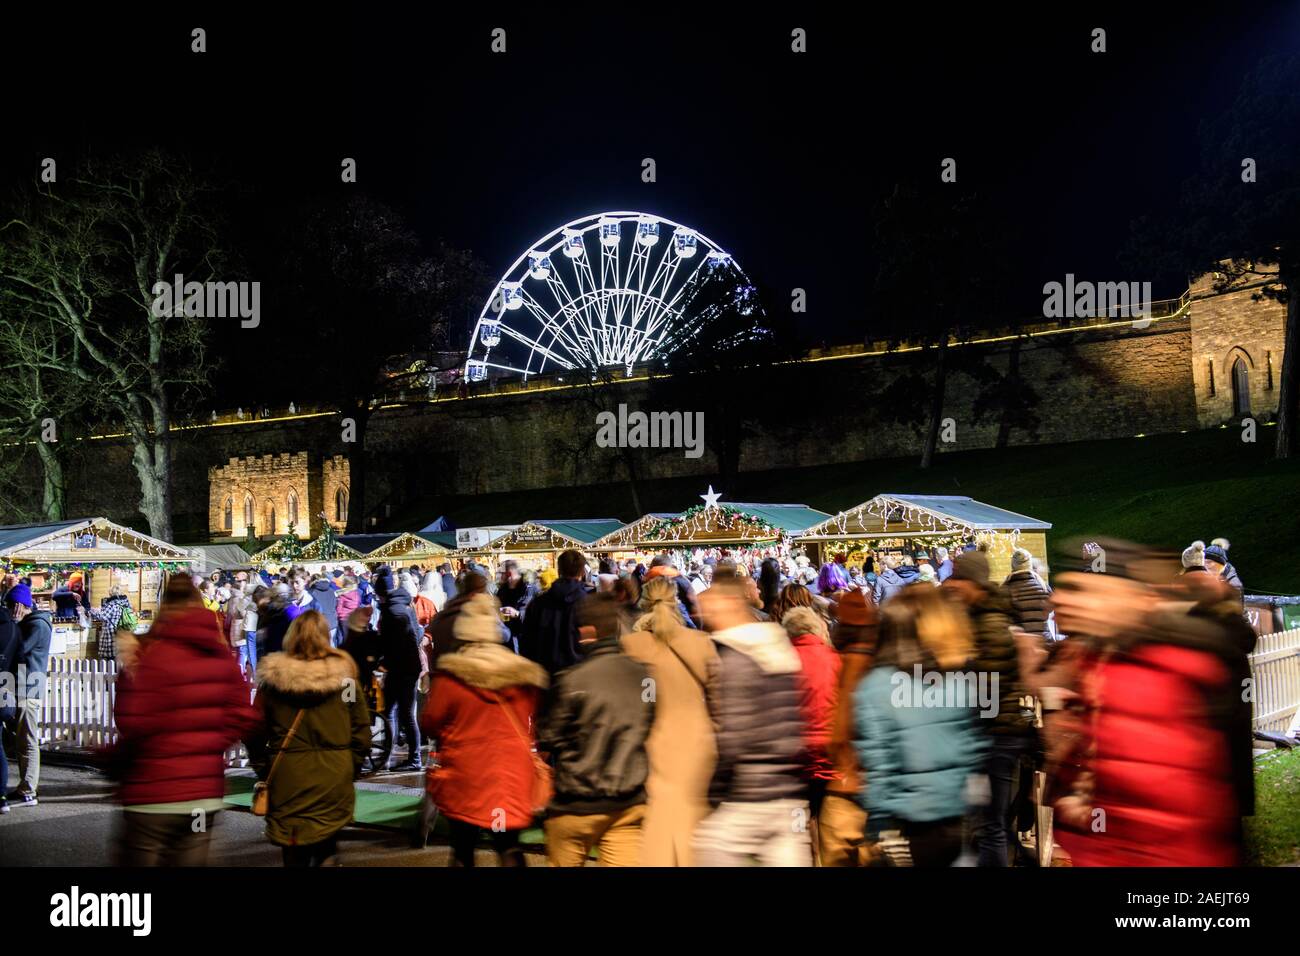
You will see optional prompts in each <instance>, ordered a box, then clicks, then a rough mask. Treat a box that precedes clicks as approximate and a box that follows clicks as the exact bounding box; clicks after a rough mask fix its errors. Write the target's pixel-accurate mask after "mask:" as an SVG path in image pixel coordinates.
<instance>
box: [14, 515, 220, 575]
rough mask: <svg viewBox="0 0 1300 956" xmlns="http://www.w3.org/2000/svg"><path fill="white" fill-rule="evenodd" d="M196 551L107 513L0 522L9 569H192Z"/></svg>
mask: <svg viewBox="0 0 1300 956" xmlns="http://www.w3.org/2000/svg"><path fill="white" fill-rule="evenodd" d="M193 560H194V555H193V554H192V553H191V552H190V551H188V550H186V549H184V548H179V547H177V546H176V545H174V544H168V543H167V542H166V541H160V540H158V539H157V538H151V537H150V536H149V535H147V534H143V533H141V532H139V531H135V530H133V529H131V528H128V527H126V526H124V525H120V524H114V523H113V522H112V521H109V520H108V519H107V518H74V519H69V520H66V521H58V522H50V523H47V524H22V525H5V526H2V527H0V561H2V562H3V563H4V567H5V569H6V570H13V569H14V568H19V567H24V568H29V567H38V568H44V569H46V570H51V571H66V570H81V569H84V568H92V567H98V566H100V565H113V566H115V567H120V568H132V569H134V568H140V567H150V568H163V569H164V570H168V571H175V570H180V569H181V568H188V567H189V566H190V565H191V563H192V562H193Z"/></svg>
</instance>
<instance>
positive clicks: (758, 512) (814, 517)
mask: <svg viewBox="0 0 1300 956" xmlns="http://www.w3.org/2000/svg"><path fill="white" fill-rule="evenodd" d="M718 506H719V507H724V508H735V509H736V510H737V511H743V512H745V513H746V514H751V515H754V516H755V517H758V518H762V519H763V520H764V521H766V522H767V523H768V524H770V525H775V526H776V527H778V528H780V529H781V530H782V531H787V532H789V533H790V534H798V533H800V532H801V531H806V530H807V529H809V528H811V527H812V526H813V525H816V524H821V523H822V522H823V521H825V520H826V519H827V518H829V517H830V515H828V514H827V513H826V512H825V511H818V510H817V509H816V508H810V507H808V506H807V505H769V504H762V503H756V502H744V501H719V502H718Z"/></svg>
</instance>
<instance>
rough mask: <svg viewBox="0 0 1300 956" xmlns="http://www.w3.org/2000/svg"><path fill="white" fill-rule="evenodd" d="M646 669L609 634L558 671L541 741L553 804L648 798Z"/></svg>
mask: <svg viewBox="0 0 1300 956" xmlns="http://www.w3.org/2000/svg"><path fill="white" fill-rule="evenodd" d="M649 674H650V672H649V670H648V669H647V668H646V666H645V665H644V664H642V663H640V662H639V661H636V660H634V659H633V658H631V657H628V656H627V655H626V654H624V653H623V652H622V649H621V648H620V646H619V643H618V641H617V640H614V641H602V642H601V643H599V644H597V645H595V647H594V648H593V649H592V650H591V652H590V653H589V655H588V656H587V658H586V659H585V660H583V661H581V662H580V663H578V664H575V665H574V666H573V667H570V668H568V669H567V670H564V671H562V672H561V673H560V674H558V675H557V676H556V678H555V683H554V684H553V686H552V689H551V697H550V702H549V705H548V707H547V715H546V720H545V722H544V724H543V725H542V730H541V733H540V735H539V742H538V746H539V748H540V749H543V750H549V751H550V752H551V755H552V757H553V763H554V767H555V797H554V799H552V801H551V804H550V807H549V809H550V810H551V812H553V813H580V814H587V813H615V812H618V811H620V810H625V809H627V808H628V807H634V806H637V805H638V804H642V803H645V799H646V796H645V781H646V776H647V775H648V774H649V772H650V763H649V759H648V758H647V757H646V751H645V742H646V738H647V737H649V736H650V725H651V724H652V723H653V722H654V708H655V705H654V695H653V694H652V693H649V692H648V689H649V687H648V685H647V683H646V680H647V678H648V677H649Z"/></svg>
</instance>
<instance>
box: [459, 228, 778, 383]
mask: <svg viewBox="0 0 1300 956" xmlns="http://www.w3.org/2000/svg"><path fill="white" fill-rule="evenodd" d="M705 286H711V287H712V291H711V292H710V294H708V295H704V296H701V295H700V292H701V290H702V289H703V288H704V287H705ZM729 307H731V308H736V309H738V310H739V311H740V312H741V314H742V315H748V314H750V313H751V312H754V313H756V314H757V315H760V316H761V309H760V307H759V306H758V298H757V295H756V293H755V290H754V287H753V285H752V284H751V283H750V281H749V279H748V278H747V277H746V276H745V274H744V272H743V271H742V270H741V268H740V266H739V265H738V264H737V263H736V262H735V260H733V259H732V258H731V256H730V255H728V254H727V253H726V252H725V251H723V250H722V249H721V248H719V247H718V246H717V244H716V243H714V242H712V241H711V240H710V239H709V238H708V237H707V236H705V235H703V234H702V233H700V232H698V231H696V230H694V229H691V228H689V227H688V226H684V225H682V224H680V223H676V222H673V221H672V220H670V219H665V218H663V217H662V216H652V215H647V214H645V213H640V212H604V213H598V214H596V215H594V216H586V217H584V218H582V219H575V220H574V221H573V222H570V223H567V224H565V225H563V226H561V227H560V228H559V229H556V230H555V231H554V232H552V233H551V234H550V235H547V236H544V237H543V238H541V239H539V240H538V241H537V242H535V243H533V244H532V246H530V247H529V248H528V250H527V251H526V252H524V254H523V255H522V256H520V257H519V258H518V259H517V260H515V263H514V265H512V266H511V267H510V268H509V269H508V270H507V271H506V273H505V275H503V276H502V277H501V281H499V282H498V283H497V284H496V287H495V288H494V289H493V290H492V294H491V295H490V296H489V297H488V301H487V303H486V304H485V305H484V306H483V311H482V312H481V313H480V315H479V318H478V323H477V324H476V325H475V326H474V337H473V339H472V340H471V343H470V348H469V354H468V356H467V358H466V361H465V378H466V380H468V381H470V382H481V381H483V380H485V379H487V378H488V377H489V376H490V375H491V376H496V375H522V376H523V377H524V378H527V377H528V376H530V375H537V374H540V373H542V372H556V371H570V370H577V369H591V370H595V369H599V368H606V367H610V366H621V367H623V368H625V369H626V370H627V371H628V373H629V374H630V373H631V369H632V366H634V365H636V364H638V363H641V362H646V361H650V360H652V359H654V358H656V357H659V356H661V355H662V354H663V352H664V351H666V350H667V349H669V348H672V347H675V346H677V345H679V344H680V343H681V342H682V341H683V340H684V337H685V338H686V339H689V336H691V335H693V334H695V332H697V331H698V330H699V329H700V328H702V327H703V326H704V325H705V324H706V323H707V322H709V321H710V320H711V319H712V318H713V317H714V316H715V315H716V314H718V313H719V312H721V311H722V310H723V309H726V308H729Z"/></svg>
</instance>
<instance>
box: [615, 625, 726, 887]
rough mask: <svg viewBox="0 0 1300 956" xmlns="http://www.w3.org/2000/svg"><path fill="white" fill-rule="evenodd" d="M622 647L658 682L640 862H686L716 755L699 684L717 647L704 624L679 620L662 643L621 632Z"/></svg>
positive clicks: (705, 802)
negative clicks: (688, 624) (698, 625)
mask: <svg viewBox="0 0 1300 956" xmlns="http://www.w3.org/2000/svg"><path fill="white" fill-rule="evenodd" d="M623 649H624V650H625V651H626V652H627V654H628V655H629V656H630V657H633V658H635V659H637V660H639V661H641V662H642V663H643V664H646V665H647V666H648V667H649V668H650V676H651V678H652V679H653V680H654V682H655V684H654V693H655V716H654V724H653V726H652V727H651V728H650V738H649V739H648V740H647V741H646V753H647V755H648V756H649V758H650V776H649V779H647V780H646V813H645V821H644V822H643V823H642V824H641V841H642V842H641V865H642V866H691V865H692V856H691V839H692V836H693V834H694V832H695V827H696V824H698V823H699V822H700V821H701V820H703V819H704V817H705V816H707V815H708V812H709V804H708V790H709V779H710V778H711V777H712V776H713V765H714V763H715V762H716V760H717V747H716V745H715V743H714V740H713V723H712V721H711V720H710V718H709V706H708V701H707V699H706V697H705V692H704V689H703V687H702V686H701V682H707V681H708V676H709V673H710V669H711V665H712V666H716V664H715V663H713V662H716V661H717V656H718V655H717V651H715V650H714V649H713V641H711V640H710V639H709V636H708V635H707V634H705V633H704V632H703V631H697V630H693V629H691V628H687V627H681V626H679V627H677V628H676V629H675V631H674V632H673V634H672V637H671V639H670V641H669V642H667V643H666V642H664V641H661V640H659V639H658V638H657V637H655V636H654V635H653V634H651V633H650V632H649V631H633V632H631V633H630V634H627V635H626V636H625V637H624V638H623ZM674 651H675V652H676V653H674ZM678 655H680V657H679V656H678ZM688 668H689V670H688ZM697 678H698V680H697Z"/></svg>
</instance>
